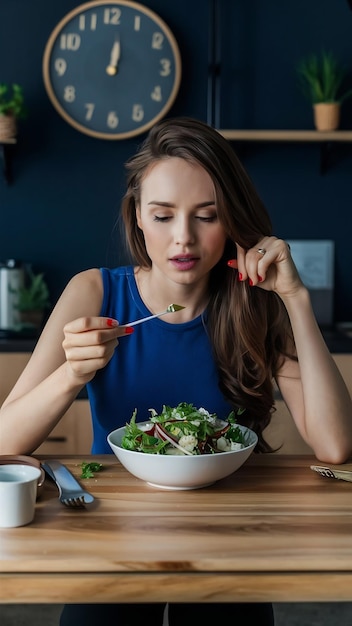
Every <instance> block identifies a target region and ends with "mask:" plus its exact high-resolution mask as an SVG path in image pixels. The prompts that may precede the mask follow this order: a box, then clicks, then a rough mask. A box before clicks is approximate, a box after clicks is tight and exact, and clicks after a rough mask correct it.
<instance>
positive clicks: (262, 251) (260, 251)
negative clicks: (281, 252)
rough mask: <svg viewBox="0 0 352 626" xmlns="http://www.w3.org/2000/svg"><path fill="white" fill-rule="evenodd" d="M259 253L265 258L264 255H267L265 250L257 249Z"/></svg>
mask: <svg viewBox="0 0 352 626" xmlns="http://www.w3.org/2000/svg"><path fill="white" fill-rule="evenodd" d="M257 252H259V254H261V255H262V256H264V254H266V250H265V248H257Z"/></svg>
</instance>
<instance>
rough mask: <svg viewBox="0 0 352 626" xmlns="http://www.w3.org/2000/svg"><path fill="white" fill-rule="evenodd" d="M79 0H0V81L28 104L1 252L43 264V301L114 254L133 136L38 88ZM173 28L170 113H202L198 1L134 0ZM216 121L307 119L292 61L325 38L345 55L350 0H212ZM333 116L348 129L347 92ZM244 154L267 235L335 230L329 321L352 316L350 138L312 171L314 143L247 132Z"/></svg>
mask: <svg viewBox="0 0 352 626" xmlns="http://www.w3.org/2000/svg"><path fill="white" fill-rule="evenodd" d="M81 3H83V2H79V1H77V0H56V2H54V1H48V0H35V1H34V0H0V82H1V81H7V82H18V83H21V84H22V85H23V87H24V91H25V95H26V100H27V104H28V109H29V116H28V118H27V119H26V120H25V121H23V122H21V125H20V135H19V141H18V145H17V146H16V148H15V150H14V151H13V154H14V159H13V170H14V171H13V173H14V181H13V184H12V185H10V186H7V185H6V183H5V181H4V180H3V179H2V178H1V176H0V260H3V259H5V258H8V257H15V258H19V259H23V260H25V261H31V262H32V263H33V265H34V267H35V268H36V269H38V270H40V271H44V272H45V274H46V277H47V279H48V282H49V286H50V289H51V293H52V299H53V301H55V300H56V298H57V297H58V295H59V293H60V292H61V290H62V289H63V287H64V285H65V283H66V282H67V280H68V279H69V278H70V277H71V276H72V275H73V274H74V273H76V272H78V271H80V270H82V269H86V268H88V267H92V266H100V265H115V264H117V263H119V262H122V261H123V257H122V255H121V251H120V249H119V248H120V246H119V238H118V235H117V232H116V231H114V224H115V220H116V217H117V215H118V211H119V204H120V200H121V196H122V193H123V189H124V172H123V163H124V161H125V160H126V159H127V158H128V157H129V156H130V155H131V154H133V153H134V151H135V149H136V147H137V145H138V144H139V143H140V141H141V139H142V138H143V137H141V136H140V137H139V138H136V139H133V140H127V141H116V142H111V141H104V140H99V139H93V138H90V137H87V136H85V135H83V134H81V133H79V132H78V131H76V130H75V129H73V128H72V127H71V126H69V125H68V124H67V123H66V122H64V121H63V120H62V119H61V118H60V117H59V115H58V114H57V113H56V111H55V110H54V109H53V107H52V105H51V103H50V101H49V99H48V97H47V95H46V92H45V89H44V85H43V79H42V55H43V51H44V48H45V45H46V41H47V39H48V37H49V35H50V33H51V31H52V30H53V28H54V26H55V25H56V23H57V22H58V21H59V20H60V19H61V18H62V17H63V16H64V15H65V14H66V13H67V12H68V11H70V10H71V9H72V8H74V7H76V6H78V5H79V4H81ZM144 4H145V5H147V6H149V7H150V8H152V9H153V10H155V11H156V12H157V13H159V14H160V15H161V17H163V19H164V20H165V21H166V22H167V23H168V25H169V26H170V27H171V29H172V30H173V32H174V34H175V35H176V37H177V39H178V41H179V45H180V49H181V53H182V57H183V79H182V85H181V89H180V93H179V96H178V98H177V100H176V103H175V105H174V107H173V109H172V111H171V112H170V115H171V114H172V115H191V116H194V117H198V118H200V119H203V120H207V75H208V68H207V64H208V11H209V4H208V0H177V2H172V1H171V0H168V1H166V0H145V1H144ZM219 5H220V7H221V14H222V18H221V26H222V28H221V32H222V38H221V52H222V68H221V69H222V71H221V126H222V127H223V128H231V127H232V128H266V129H274V128H282V129H285V128H291V129H303V128H305V129H311V128H313V122H312V111H311V107H310V104H309V103H308V102H306V101H305V100H304V98H303V96H302V94H301V92H300V91H299V89H298V86H297V81H296V76H295V69H294V68H295V64H296V63H297V61H298V60H299V58H301V56H302V55H305V54H306V53H309V52H319V51H320V50H321V49H322V48H328V49H332V50H333V51H334V52H336V54H337V55H338V57H339V58H340V59H341V60H342V61H343V62H344V63H345V64H346V65H347V67H351V68H352V43H351V42H352V11H351V10H350V9H349V6H348V2H347V0H296V2H292V3H291V2H282V0H266V1H265V2H263V0H219ZM341 127H342V128H345V129H351V128H352V100H350V101H347V102H346V103H345V104H344V105H343V115H342V124H341ZM241 156H242V159H243V161H244V163H245V165H246V167H247V169H248V171H249V173H250V175H251V177H252V179H253V180H254V182H255V183H256V185H257V187H258V189H259V191H260V193H261V195H262V197H263V199H264V201H265V203H266V205H267V207H268V209H269V211H270V213H271V215H272V219H273V222H274V226H275V231H276V234H277V235H278V236H280V237H284V238H290V239H295V238H298V239H333V240H334V241H335V244H336V278H335V280H336V304H335V319H336V321H346V320H351V319H352V271H351V267H352V244H351V235H352V207H351V200H350V194H351V167H352V144H351V145H347V146H344V147H341V148H339V149H337V150H335V151H333V153H332V155H331V156H332V158H331V163H330V168H329V169H328V171H327V172H326V174H325V175H324V176H322V175H321V174H320V172H319V161H320V148H319V146H317V145H311V144H302V145H296V144H285V145H281V144H280V145H276V144H275V145H274V144H265V145H255V146H254V145H251V146H250V147H247V149H246V151H245V153H243V155H242V153H241Z"/></svg>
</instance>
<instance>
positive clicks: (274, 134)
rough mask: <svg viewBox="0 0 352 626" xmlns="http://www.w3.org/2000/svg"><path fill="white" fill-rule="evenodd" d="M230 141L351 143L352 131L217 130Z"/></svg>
mask: <svg viewBox="0 0 352 626" xmlns="http://www.w3.org/2000/svg"><path fill="white" fill-rule="evenodd" d="M219 133H220V134H221V135H222V136H223V137H225V139H229V140H230V141H301V142H309V141H314V142H315V141H316V142H330V141H339V142H345V143H348V142H352V130H335V131H329V132H322V131H317V130H235V129H219Z"/></svg>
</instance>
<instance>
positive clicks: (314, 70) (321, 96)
mask: <svg viewBox="0 0 352 626" xmlns="http://www.w3.org/2000/svg"><path fill="white" fill-rule="evenodd" d="M296 71H297V74H298V78H299V82H300V86H301V89H302V91H303V93H304V95H305V96H306V97H307V98H308V100H310V101H311V102H312V104H318V103H320V102H325V103H332V102H338V103H340V104H342V102H343V101H344V100H346V99H347V98H350V97H351V96H352V89H348V90H345V91H343V83H344V81H345V79H346V77H347V70H346V69H345V67H344V66H342V65H341V64H340V63H339V61H338V60H337V58H336V56H335V55H334V54H333V52H329V51H324V50H323V51H322V52H321V54H320V55H317V54H311V55H308V56H307V57H305V58H303V59H301V61H299V63H298V64H297V67H296Z"/></svg>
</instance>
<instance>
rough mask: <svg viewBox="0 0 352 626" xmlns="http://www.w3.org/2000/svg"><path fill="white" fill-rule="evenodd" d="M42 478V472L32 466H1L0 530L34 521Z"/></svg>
mask: <svg viewBox="0 0 352 626" xmlns="http://www.w3.org/2000/svg"><path fill="white" fill-rule="evenodd" d="M41 477H42V472H41V470H40V469H38V468H37V467H33V466H32V465H16V464H8V465H0V528H13V527H15V526H25V525H26V524H29V523H30V522H32V521H33V519H34V513H35V502H36V498H37V489H38V483H39V482H40V479H41Z"/></svg>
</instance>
